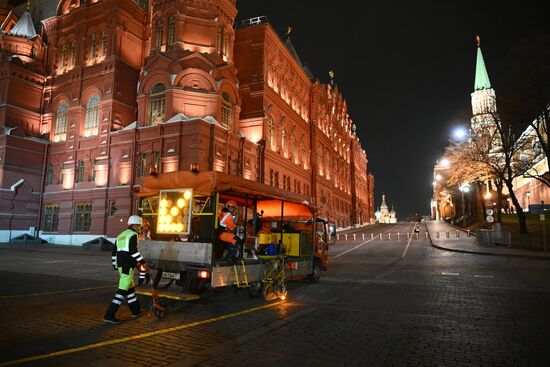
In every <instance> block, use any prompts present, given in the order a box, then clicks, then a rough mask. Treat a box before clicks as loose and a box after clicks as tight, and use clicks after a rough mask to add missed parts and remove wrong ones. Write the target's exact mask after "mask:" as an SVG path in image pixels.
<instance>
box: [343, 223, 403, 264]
mask: <svg viewBox="0 0 550 367" xmlns="http://www.w3.org/2000/svg"><path fill="white" fill-rule="evenodd" d="M395 227H397V226H393V227H391V228H390V229H388V230H387V231H386V232H384V233H388V232H389V231H391V230H392V229H394V228H395ZM375 238H376V237H375ZM375 238H373V239H371V240H367V241H365V242H362V243H360V244H358V245H357V246H355V247H354V248H350V249H349V250H346V251H344V252H342V253H340V254H338V255H336V256H334V258H337V257H340V256H342V255H344V254H347V253H348V252H350V251H353V250H355V249H358V248H359V247H361V246H363V245H366V244H367V243H369V242H370V241H373V240H374V239H375Z"/></svg>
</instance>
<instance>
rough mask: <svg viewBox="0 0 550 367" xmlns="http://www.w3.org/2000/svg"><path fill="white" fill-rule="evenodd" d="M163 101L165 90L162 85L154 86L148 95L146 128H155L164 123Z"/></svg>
mask: <svg viewBox="0 0 550 367" xmlns="http://www.w3.org/2000/svg"><path fill="white" fill-rule="evenodd" d="M165 101H166V88H165V87H164V84H162V83H157V84H155V86H154V87H153V88H152V89H151V92H150V93H149V122H148V124H147V126H156V125H158V124H160V123H161V122H163V121H164V105H165Z"/></svg>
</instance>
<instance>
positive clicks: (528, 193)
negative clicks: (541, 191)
mask: <svg viewBox="0 0 550 367" xmlns="http://www.w3.org/2000/svg"><path fill="white" fill-rule="evenodd" d="M529 206H531V191H527V211H528V212H529V211H530V209H529Z"/></svg>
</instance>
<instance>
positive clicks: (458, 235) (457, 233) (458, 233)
mask: <svg viewBox="0 0 550 367" xmlns="http://www.w3.org/2000/svg"><path fill="white" fill-rule="evenodd" d="M456 236H457V237H460V231H459V230H458V229H457V230H456Z"/></svg>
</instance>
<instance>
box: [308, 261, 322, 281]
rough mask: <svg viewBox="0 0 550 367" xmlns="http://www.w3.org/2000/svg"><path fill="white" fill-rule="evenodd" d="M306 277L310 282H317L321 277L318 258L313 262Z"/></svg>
mask: <svg viewBox="0 0 550 367" xmlns="http://www.w3.org/2000/svg"><path fill="white" fill-rule="evenodd" d="M308 279H309V281H310V282H311V283H317V282H318V281H319V279H321V264H320V261H319V260H318V259H315V260H314V262H313V271H312V272H311V274H309V275H308Z"/></svg>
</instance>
